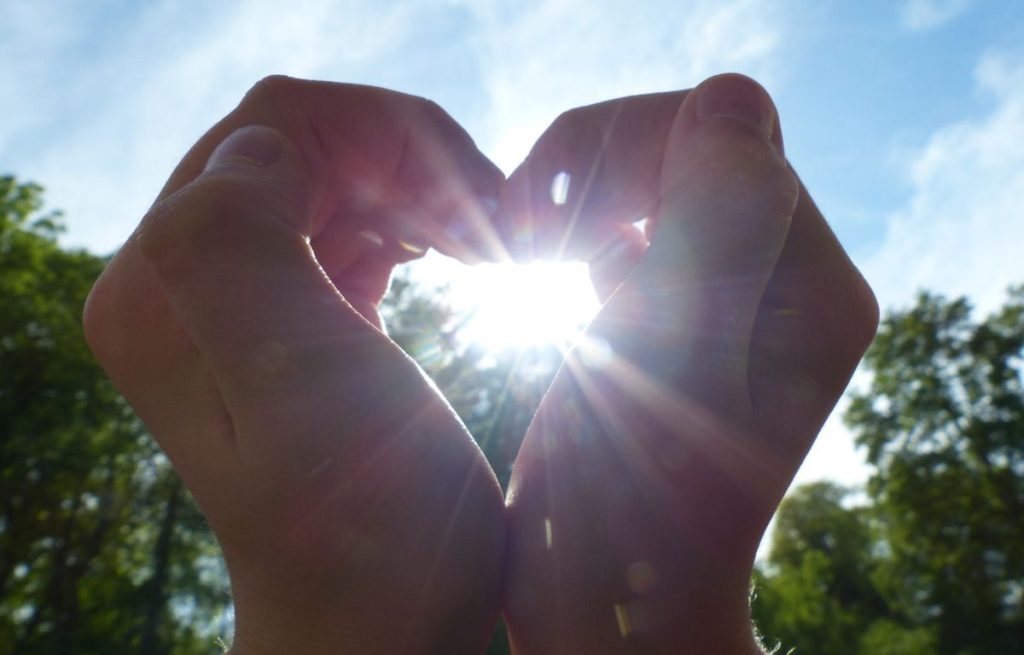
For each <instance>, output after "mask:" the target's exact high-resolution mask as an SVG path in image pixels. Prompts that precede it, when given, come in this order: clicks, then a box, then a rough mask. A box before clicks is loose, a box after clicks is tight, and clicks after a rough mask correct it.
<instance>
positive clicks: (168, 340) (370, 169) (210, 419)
mask: <svg viewBox="0 0 1024 655" xmlns="http://www.w3.org/2000/svg"><path fill="white" fill-rule="evenodd" d="M248 124H263V125H269V126H272V127H274V129H276V130H278V131H279V132H281V133H283V134H285V135H286V136H287V137H288V138H289V139H290V140H291V141H292V142H294V143H295V145H296V147H297V148H298V150H299V151H300V152H301V155H302V158H303V160H304V162H305V164H306V166H307V171H308V175H309V178H310V179H311V180H312V182H311V186H310V189H309V192H310V194H311V195H312V198H311V199H310V203H311V207H312V212H311V215H310V221H311V230H310V234H311V235H313V238H312V242H313V246H314V252H315V254H316V255H317V258H318V260H319V261H320V263H321V264H322V265H323V266H324V268H325V269H328V270H329V271H330V272H331V276H332V279H334V280H335V281H338V280H339V279H340V273H341V271H344V270H345V269H346V268H348V266H349V265H350V263H351V262H353V261H355V260H356V259H357V258H358V257H359V256H360V255H361V253H362V252H363V250H364V249H366V248H368V247H370V246H371V245H372V242H373V239H370V240H369V241H368V240H367V239H364V238H362V237H359V235H360V234H364V233H367V234H376V235H377V236H378V237H380V238H379V239H378V241H379V244H378V245H380V246H383V249H384V250H386V251H387V252H388V253H390V254H392V255H393V259H394V260H395V261H400V260H401V259H402V257H406V258H407V257H408V256H409V253H408V252H404V254H402V252H403V249H402V248H401V247H400V246H399V245H397V244H398V241H399V240H400V239H399V237H398V235H396V234H395V230H391V232H388V230H389V229H391V227H393V226H392V225H391V224H388V223H387V222H386V220H387V213H386V212H382V211H375V210H380V209H381V206H382V205H384V204H385V203H390V205H391V206H394V205H401V204H402V203H403V202H405V199H406V198H409V197H412V196H415V195H419V196H422V195H424V193H425V191H424V186H425V185H428V182H429V181H428V182H424V181H422V179H421V180H420V181H419V182H417V183H416V185H414V186H415V187H416V188H415V189H411V188H407V187H408V186H409V185H408V184H406V185H405V186H403V184H404V182H403V179H402V176H400V175H399V173H400V171H402V170H403V169H404V168H409V167H410V166H413V165H412V164H411V163H410V162H419V161H423V162H428V161H429V162H435V163H437V164H438V168H437V171H438V172H437V173H436V175H435V177H434V178H433V182H432V183H433V184H435V185H436V186H438V187H443V189H444V190H445V191H446V193H448V194H449V195H451V196H453V197H454V198H455V200H456V201H458V200H459V199H462V198H463V197H464V196H463V195H462V193H463V192H464V191H465V190H466V189H469V190H470V191H471V192H472V193H471V194H470V196H472V197H473V198H475V197H476V196H481V197H488V196H491V195H493V194H494V193H495V185H496V184H497V182H495V180H498V181H499V182H500V177H501V174H500V172H497V171H496V169H495V168H494V167H493V164H491V163H490V162H489V161H488V160H487V159H486V158H485V157H484V156H483V155H482V154H480V153H479V151H478V150H477V149H476V147H475V146H474V145H473V144H472V141H471V140H470V139H469V137H468V136H467V135H465V133H464V132H463V131H461V128H458V126H457V125H455V124H454V122H453V121H452V120H451V119H450V117H447V115H446V114H444V112H443V111H442V110H440V108H438V107H437V106H436V105H433V104H432V103H428V102H427V101H425V100H422V99H420V98H415V97H412V96H406V95H404V94H398V93H393V92H390V91H385V90H383V89H375V88H371V87H364V86H356V85H342V84H328V83H319V82H306V81H301V80H293V79H288V78H283V77H271V78H267V79H266V80H264V81H262V82H260V83H259V84H257V85H256V86H255V87H254V88H253V89H252V91H250V92H249V93H248V94H247V95H246V97H245V99H244V100H243V101H242V102H241V104H240V105H239V106H238V107H237V108H236V109H235V110H234V111H232V112H231V113H230V114H229V115H228V116H227V117H225V118H224V119H223V120H222V121H221V122H220V123H218V124H217V125H215V126H214V127H213V128H211V129H210V130H209V132H207V134H206V135H204V136H203V137H202V138H201V139H200V140H199V142H198V143H197V144H196V145H195V146H193V148H192V149H191V150H190V151H189V153H188V154H187V155H186V156H185V158H184V159H183V160H182V162H181V163H180V164H179V165H178V167H177V168H176V169H175V171H174V172H173V174H172V175H171V177H170V179H169V180H168V182H167V184H166V185H165V187H164V189H163V191H162V192H161V193H160V196H159V197H158V199H157V204H159V203H163V202H164V201H166V200H168V199H169V198H171V197H172V196H173V195H174V194H175V193H177V192H178V191H179V190H181V189H182V188H183V187H184V186H186V185H187V184H189V183H191V182H192V181H193V180H194V179H196V178H197V177H198V176H199V175H200V173H201V172H202V170H203V168H204V167H205V165H206V162H207V160H208V159H209V157H210V155H211V153H212V152H213V150H214V148H215V147H216V146H217V145H218V144H219V143H221V142H222V141H223V140H224V139H225V138H226V137H227V135H228V134H230V133H231V132H233V131H234V130H235V129H237V128H239V127H242V126H244V125H248ZM428 145H431V147H429V148H428V147H427V146H428ZM423 166H424V167H426V168H429V165H428V164H427V163H424V164H423ZM442 182H443V184H442ZM470 200H472V198H470ZM403 211H404V210H403ZM471 213H472V212H471ZM474 215H475V214H474ZM477 218H478V219H479V221H478V223H480V224H483V223H485V222H486V221H485V220H484V219H483V218H481V217H480V216H477ZM437 222H439V223H440V222H441V218H437ZM449 252H451V250H450V249H449ZM378 270H379V269H378ZM386 274H387V271H384V272H383V273H382V274H378V280H376V284H375V285H369V286H373V287H374V288H379V287H380V286H381V284H382V282H381V279H380V278H384V279H383V285H386ZM361 286H367V285H361ZM351 300H352V302H353V303H355V304H358V305H360V307H361V309H362V310H364V312H363V313H364V314H367V315H371V314H375V312H376V310H375V308H373V307H372V305H373V301H371V300H369V299H360V298H356V297H355V296H352V297H351ZM85 327H86V335H87V338H88V339H89V343H90V346H91V347H92V349H93V351H94V352H95V353H96V355H97V358H98V359H99V360H100V362H101V363H102V364H103V366H104V368H105V369H106V371H107V373H108V374H109V375H110V376H111V378H112V379H113V380H114V382H115V383H116V384H117V385H118V387H119V389H120V390H121V391H122V393H124V394H125V396H126V397H127V398H128V400H129V401H130V402H131V403H132V406H133V407H135V408H136V410H137V411H138V413H139V414H140V416H142V417H143V419H144V420H146V422H147V425H149V426H150V428H151V429H153V430H154V431H155V432H159V431H162V430H163V429H165V428H166V430H167V431H170V432H181V433H183V434H190V435H194V436H195V438H197V439H200V440H205V441H208V442H210V443H213V442H215V441H216V442H219V441H221V439H219V438H218V437H216V436H214V435H211V434H210V432H211V426H217V425H219V426H221V428H218V429H214V430H213V432H214V433H217V434H220V433H226V432H230V426H229V421H228V420H227V419H226V418H225V417H226V412H225V409H224V408H223V406H221V404H220V399H219V396H218V395H217V394H215V393H210V394H203V393H197V392H196V389H198V388H201V387H210V386H211V385H212V384H213V383H212V381H211V380H209V372H208V370H207V364H206V362H205V361H204V360H203V359H202V358H201V357H199V354H198V352H197V351H196V348H195V345H194V343H193V342H192V339H191V338H190V337H189V335H187V334H186V333H185V332H184V330H182V329H181V327H180V325H178V321H177V319H176V317H175V315H174V312H173V311H172V310H171V308H170V306H169V305H168V303H167V301H166V299H165V298H164V296H163V292H162V291H161V287H160V284H159V283H158V281H157V280H156V278H155V276H154V275H153V273H152V271H151V270H150V267H149V265H148V264H147V263H146V262H145V260H144V258H143V257H142V255H141V253H140V252H139V249H138V244H137V243H136V241H135V240H134V239H129V241H128V242H126V243H125V245H124V246H123V247H122V248H121V249H120V250H119V251H118V253H117V254H116V256H115V257H114V259H113V260H112V261H111V263H110V264H109V265H108V266H107V268H106V270H105V271H104V273H103V275H102V276H101V277H100V279H99V280H98V281H97V283H96V285H95V286H94V288H93V290H92V292H91V293H90V296H89V300H88V303H87V305H86V311H85ZM168 407H178V408H183V409H181V410H179V411H176V412H174V413H169V412H168V411H167V408H168ZM184 408H187V409H184ZM211 447H212V446H211ZM209 459H210V460H211V461H212V460H214V459H216V458H209Z"/></svg>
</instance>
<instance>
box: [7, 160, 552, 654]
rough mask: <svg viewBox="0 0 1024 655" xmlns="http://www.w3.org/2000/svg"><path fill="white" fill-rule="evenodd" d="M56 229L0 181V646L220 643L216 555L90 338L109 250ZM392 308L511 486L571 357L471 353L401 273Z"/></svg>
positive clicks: (500, 636)
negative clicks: (94, 297) (562, 364)
mask: <svg viewBox="0 0 1024 655" xmlns="http://www.w3.org/2000/svg"><path fill="white" fill-rule="evenodd" d="M60 232H61V217H60V215H59V214H58V213H56V212H49V213H46V212H44V211H43V195H42V189H41V188H40V187H39V186H38V185H35V184H30V183H20V182H18V181H17V180H16V179H14V178H13V177H10V176H7V177H0V655H13V654H15V653H16V654H17V655H33V654H51V653H52V654H63V653H69V654H70V653H76V654H82V653H86V654H87V653H110V652H142V653H147V654H157V655H159V654H164V653H166V654H171V653H173V654H175V655H188V654H191V653H209V652H211V651H212V650H214V649H215V648H216V646H215V639H217V638H218V637H229V635H230V629H231V625H230V605H229V603H230V595H229V593H228V591H227V588H226V584H227V581H226V578H225V574H224V571H223V565H222V563H221V561H220V558H219V554H218V552H219V551H218V550H217V547H216V543H215V541H214V539H213V537H212V535H211V533H210V532H209V530H208V529H207V528H206V526H205V523H204V522H203V519H202V517H201V515H200V514H199V513H198V510H197V509H196V507H195V505H194V504H193V502H192V500H191V498H190V497H189V496H188V493H187V492H186V490H185V489H184V487H183V486H182V485H181V483H180V481H179V480H178V478H177V476H175V475H174V472H173V470H172V469H171V468H170V466H169V464H168V462H167V461H166V459H165V458H164V457H163V455H162V454H161V453H160V451H159V449H158V448H157V447H156V445H155V444H154V442H153V441H152V439H151V438H150V437H149V435H148V434H147V433H146V431H145V428H144V427H143V426H142V424H141V423H140V422H139V421H138V419H137V418H136V417H135V416H134V414H133V413H132V412H131V409H130V408H129V407H128V406H127V405H126V403H125V402H124V400H123V399H122V398H121V396H120V395H119V394H118V393H117V391H116V390H115V389H114V388H113V386H112V385H111V384H110V382H109V381H108V380H107V378H106V376H105V375H104V374H103V372H102V371H101V370H100V368H99V367H98V366H97V365H96V363H95V362H94V360H93V358H92V355H91V353H90V352H89V350H88V348H87V346H86V344H85V341H84V339H83V337H82V331H81V313H82V307H83V304H84V302H85V298H86V296H87V294H88V291H89V289H90V288H91V286H92V284H93V282H94V281H95V279H96V277H97V276H98V275H99V273H100V272H101V271H102V269H103V266H104V264H105V260H104V259H102V258H100V257H96V256H94V255H92V254H89V253H87V252H84V251H80V250H67V249H63V248H61V247H60V246H59V244H58V242H57V237H58V236H59V234H60ZM383 311H384V313H385V315H386V316H387V320H388V324H389V328H390V330H391V335H392V336H393V337H394V338H395V340H396V341H397V342H398V343H399V344H400V345H401V346H402V347H403V348H404V349H405V350H406V351H407V352H408V353H409V354H410V355H412V356H413V357H414V358H416V359H417V361H418V362H419V363H420V364H421V365H422V366H423V368H424V369H425V370H426V371H427V372H428V373H429V374H430V375H431V376H432V377H433V378H434V379H435V381H436V382H437V383H438V385H439V386H440V387H441V389H442V390H443V391H444V392H445V394H446V395H447V396H448V397H449V398H450V399H451V400H452V403H453V405H454V406H455V408H456V410H457V411H458V412H459V414H460V415H461V416H462V417H463V419H464V420H465V422H466V423H467V425H468V426H469V427H470V429H471V431H472V432H473V434H474V435H477V437H478V438H479V440H480V443H481V446H482V448H483V450H484V452H485V454H486V455H487V457H488V459H489V460H490V461H491V463H492V465H493V466H494V468H495V471H497V472H498V475H499V478H500V480H501V482H502V484H505V483H506V482H507V480H508V476H509V473H510V470H511V463H512V461H513V459H514V457H515V453H516V451H517V450H518V448H519V441H520V440H521V438H522V435H523V434H524V433H525V431H526V426H527V425H528V424H529V421H530V418H531V417H532V415H533V411H534V409H535V408H536V406H537V405H538V404H539V403H540V398H541V394H542V393H543V391H544V389H546V387H547V385H548V382H549V380H550V378H551V377H552V376H553V375H554V372H555V369H556V368H557V365H558V363H559V361H560V359H561V356H560V353H559V352H558V351H557V350H555V349H553V348H552V349H547V350H534V351H528V352H507V353H498V354H486V353H483V352H481V351H479V350H475V349H473V348H469V347H467V346H465V345H464V344H461V343H460V342H459V340H458V338H457V331H458V325H457V324H456V318H457V317H456V316H455V314H454V312H453V311H452V310H451V309H450V308H449V307H448V306H447V305H446V304H445V303H444V302H443V290H430V291H425V290H423V289H420V288H418V287H417V286H416V285H415V284H414V283H412V282H411V281H410V280H409V279H408V277H403V276H399V277H396V279H395V281H394V283H393V286H392V290H391V293H390V294H389V295H388V298H387V299H386V301H385V304H384V307H383ZM225 617H227V618H225ZM489 652H490V653H491V654H492V655H498V654H500V653H507V652H509V651H508V644H507V641H506V640H505V637H504V631H503V630H502V629H501V627H500V626H499V628H498V630H497V632H496V639H495V643H494V644H492V647H491V650H490V651H489Z"/></svg>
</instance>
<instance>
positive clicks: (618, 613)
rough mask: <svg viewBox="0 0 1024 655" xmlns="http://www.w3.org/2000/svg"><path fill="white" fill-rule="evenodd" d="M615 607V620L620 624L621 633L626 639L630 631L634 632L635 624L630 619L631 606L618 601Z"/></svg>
mask: <svg viewBox="0 0 1024 655" xmlns="http://www.w3.org/2000/svg"><path fill="white" fill-rule="evenodd" d="M614 609H615V621H616V623H618V624H619V635H621V636H622V638H623V639H625V638H626V637H628V636H629V633H631V632H633V626H632V624H631V623H630V621H629V608H628V607H626V606H625V605H623V604H622V603H617V604H616V605H615V608H614Z"/></svg>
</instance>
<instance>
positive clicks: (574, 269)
mask: <svg viewBox="0 0 1024 655" xmlns="http://www.w3.org/2000/svg"><path fill="white" fill-rule="evenodd" d="M417 268H418V272H419V273H420V275H421V276H423V277H422V278H421V279H423V278H429V280H430V282H435V281H437V282H439V283H442V284H446V285H447V286H448V288H449V296H448V301H449V302H450V303H451V304H452V307H453V309H455V311H456V312H458V313H459V314H460V315H462V316H464V317H465V322H464V324H463V327H462V330H461V332H460V336H461V338H462V339H463V340H464V341H465V342H466V343H470V344H474V345H477V346H479V347H482V348H484V349H487V350H490V351H501V350H507V349H518V348H530V347H537V346H545V345H554V346H557V347H558V348H561V349H563V350H564V349H567V348H568V347H569V346H571V345H572V344H573V343H574V342H575V341H576V340H577V339H578V338H579V337H580V335H581V334H582V333H583V329H584V328H585V327H586V325H587V324H588V323H589V322H590V320H591V319H592V318H593V317H594V315H595V314H596V313H597V310H598V309H599V307H600V305H599V303H598V300H597V295H596V294H595V292H594V289H593V286H592V285H591V284H590V277H589V275H588V273H587V266H586V264H583V263H579V262H532V263H529V264H512V263H503V264H478V265H476V266H472V267H468V268H467V267H466V266H464V265H460V264H456V263H454V262H452V261H451V260H446V259H445V258H442V257H430V256H428V257H427V258H426V261H424V262H422V264H421V265H420V266H418V267H417Z"/></svg>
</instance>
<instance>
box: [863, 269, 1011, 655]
mask: <svg viewBox="0 0 1024 655" xmlns="http://www.w3.org/2000/svg"><path fill="white" fill-rule="evenodd" d="M1022 356H1024V287H1017V288H1015V289H1011V290H1010V293H1009V299H1008V302H1007V303H1006V304H1005V305H1004V306H1003V307H1002V308H1001V309H1000V310H998V311H997V312H995V313H994V314H992V315H991V316H988V317H986V318H985V319H983V320H981V321H975V320H974V319H973V318H972V315H971V306H970V304H969V303H968V301H967V300H966V299H963V298H961V299H958V300H952V301H949V300H946V299H944V298H942V297H940V296H935V295H931V294H927V293H922V294H920V295H919V296H918V298H917V303H916V305H915V306H913V307H912V308H910V309H909V310H906V311H897V312H892V313H891V314H890V315H889V316H888V317H887V318H886V319H885V320H884V321H883V322H882V325H881V328H880V330H879V333H878V337H877V339H876V340H875V343H874V345H873V346H872V347H871V349H870V350H869V351H868V354H867V357H866V359H865V366H866V369H867V370H868V372H870V374H871V377H872V381H871V384H870V386H869V387H868V388H867V389H865V390H864V391H862V392H860V393H856V394H854V396H853V399H852V403H851V405H850V408H849V410H848V412H847V414H846V416H845V419H846V422H847V424H848V425H849V426H850V427H851V428H852V429H853V431H854V434H855V435H856V437H857V442H858V444H860V445H862V446H864V447H866V448H867V452H868V461H869V462H870V463H871V464H873V465H874V466H875V473H874V475H873V476H872V477H871V480H870V482H869V485H868V491H869V492H870V493H871V495H872V496H873V497H874V499H875V503H876V506H877V515H878V517H879V521H880V525H881V529H882V531H883V533H884V535H885V545H886V548H887V557H886V559H885V562H884V566H883V567H882V568H881V569H880V571H879V574H878V584H879V588H880V589H881V590H882V592H883V593H884V594H885V596H886V598H887V599H888V602H889V603H890V604H891V605H892V606H893V607H895V608H898V609H899V610H900V611H901V612H903V613H905V614H907V615H908V616H910V617H912V618H913V619H914V621H915V622H916V623H917V624H918V625H921V626H925V625H928V626H935V628H936V629H937V635H938V644H939V652H942V653H957V654H958V655H966V654H974V653H977V654H980V653H1020V652H1024V520H1022V517H1024V387H1022V364H1024V360H1022Z"/></svg>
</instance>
